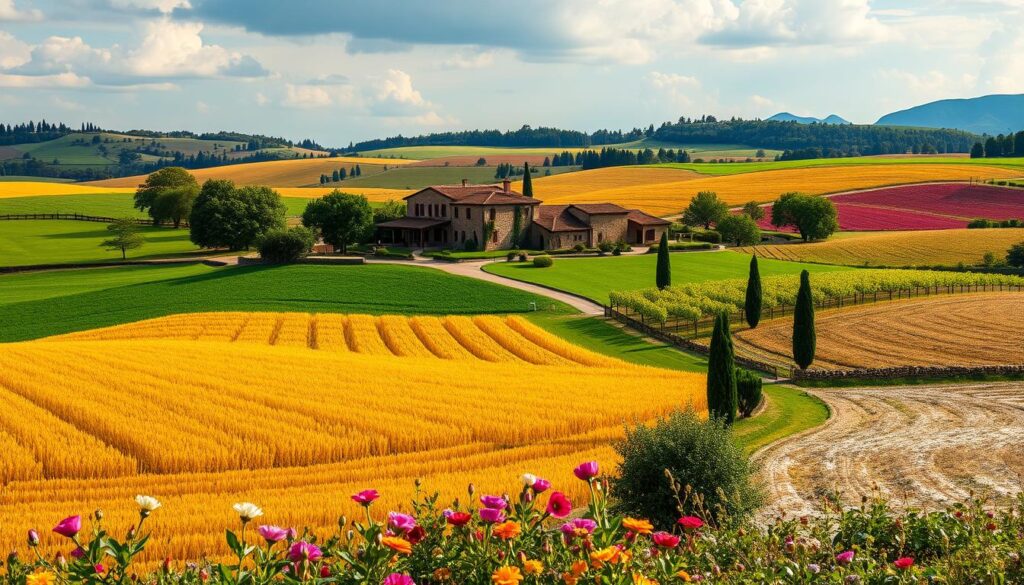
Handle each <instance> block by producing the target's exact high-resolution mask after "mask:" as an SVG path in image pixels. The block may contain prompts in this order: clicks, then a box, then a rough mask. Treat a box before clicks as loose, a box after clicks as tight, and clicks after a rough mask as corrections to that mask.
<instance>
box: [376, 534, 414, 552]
mask: <svg viewBox="0 0 1024 585" xmlns="http://www.w3.org/2000/svg"><path fill="white" fill-rule="evenodd" d="M380 543H381V544H383V545H384V546H386V547H388V548H390V549H391V550H393V551H395V552H399V553H402V554H403V555H407V554H409V553H411V552H412V543H411V542H409V541H408V540H406V539H404V538H401V537H399V536H385V537H384V538H382V539H380Z"/></svg>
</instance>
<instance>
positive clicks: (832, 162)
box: [649, 153, 1024, 175]
mask: <svg viewBox="0 0 1024 585" xmlns="http://www.w3.org/2000/svg"><path fill="white" fill-rule="evenodd" d="M704 156H706V157H708V158H711V153H707V154H705V155H704ZM694 157H695V158H700V157H701V153H696V154H695V155H694ZM899 164H922V165H928V164H932V165H933V164H971V165H982V166H990V167H1012V168H1015V169H1020V170H1021V171H1022V172H1024V158H962V157H954V156H943V157H918V158H915V157H905V158H884V157H877V156H857V157H850V158H816V159H809V160H786V161H766V162H749V163H747V162H739V163H667V164H658V165H649V166H652V167H659V168H671V169H684V170H688V171H695V172H698V173H703V174H705V175H738V174H741V173H754V172H758V171H775V170H780V169H802V168H807V167H832V166H855V165H899Z"/></svg>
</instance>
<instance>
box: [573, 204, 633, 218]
mask: <svg viewBox="0 0 1024 585" xmlns="http://www.w3.org/2000/svg"><path fill="white" fill-rule="evenodd" d="M573 207H575V208H576V209H579V210H580V211H582V212H583V213H586V214H587V215H619V214H623V215H625V214H627V213H629V210H628V209H626V208H624V207H619V206H618V205H615V204H614V203H581V204H579V205H576V204H574V205H573Z"/></svg>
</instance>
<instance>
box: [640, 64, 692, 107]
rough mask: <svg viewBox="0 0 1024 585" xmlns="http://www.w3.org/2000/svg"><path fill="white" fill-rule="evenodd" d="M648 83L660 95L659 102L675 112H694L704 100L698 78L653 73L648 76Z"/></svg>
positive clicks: (676, 74)
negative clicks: (662, 102)
mask: <svg viewBox="0 0 1024 585" xmlns="http://www.w3.org/2000/svg"><path fill="white" fill-rule="evenodd" d="M647 82H648V83H649V84H650V85H651V87H653V88H654V89H655V90H656V92H657V93H656V94H655V95H659V94H660V96H661V97H660V98H658V99H659V101H661V100H664V101H667V102H668V103H669V105H670V106H671V107H672V108H673V109H675V110H693V109H695V108H696V106H697V105H698V102H701V101H703V100H701V99H698V98H702V95H701V91H700V90H701V83H700V80H699V79H697V78H696V77H692V76H689V75H680V74H678V73H661V72H659V71H652V72H650V73H649V74H648V75H647Z"/></svg>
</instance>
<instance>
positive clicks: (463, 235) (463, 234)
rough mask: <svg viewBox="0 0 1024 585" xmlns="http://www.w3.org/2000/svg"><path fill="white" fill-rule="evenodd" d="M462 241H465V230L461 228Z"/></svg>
mask: <svg viewBox="0 0 1024 585" xmlns="http://www.w3.org/2000/svg"><path fill="white" fill-rule="evenodd" d="M462 242H463V243H465V242H466V232H465V230H463V232H462Z"/></svg>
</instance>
